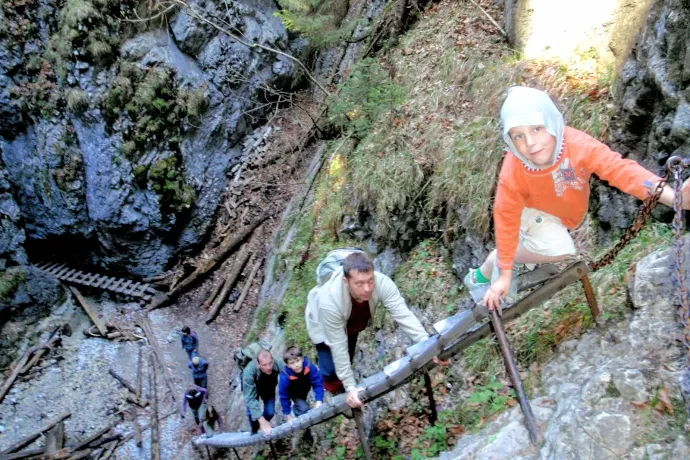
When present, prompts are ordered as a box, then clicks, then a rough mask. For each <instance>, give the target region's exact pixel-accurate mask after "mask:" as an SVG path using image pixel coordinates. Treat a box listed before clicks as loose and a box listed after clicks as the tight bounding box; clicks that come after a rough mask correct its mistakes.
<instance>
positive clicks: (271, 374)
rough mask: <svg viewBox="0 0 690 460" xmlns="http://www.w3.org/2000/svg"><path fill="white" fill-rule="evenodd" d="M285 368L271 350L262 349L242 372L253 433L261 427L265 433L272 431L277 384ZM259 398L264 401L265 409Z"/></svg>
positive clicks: (243, 391)
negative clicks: (262, 408) (262, 407)
mask: <svg viewBox="0 0 690 460" xmlns="http://www.w3.org/2000/svg"><path fill="white" fill-rule="evenodd" d="M284 368H285V364H284V363H283V361H282V360H281V359H279V358H278V359H274V358H273V355H271V353H270V352H269V351H266V350H261V351H260V352H259V354H258V355H257V356H256V359H254V360H252V361H251V362H250V363H249V364H247V367H245V368H244V372H242V395H243V396H244V402H245V404H247V417H249V424H250V425H251V427H252V434H254V433H258V431H259V428H261V431H263V432H264V434H270V433H271V419H272V418H273V416H274V415H275V410H276V386H278V376H279V375H280V373H281V372H282V371H283V369H284ZM259 398H260V399H261V400H262V401H263V402H264V410H263V411H262V410H261V405H260V404H259Z"/></svg>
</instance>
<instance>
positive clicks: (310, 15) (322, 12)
mask: <svg viewBox="0 0 690 460" xmlns="http://www.w3.org/2000/svg"><path fill="white" fill-rule="evenodd" d="M278 4H279V5H280V8H281V9H280V10H279V11H278V12H276V13H275V15H276V16H277V17H279V18H280V19H281V21H283V24H284V25H285V28H286V29H288V30H291V31H294V32H300V33H302V34H304V35H305V36H307V37H309V39H310V41H311V43H312V44H314V45H316V46H317V47H319V48H326V47H329V46H332V45H334V44H335V43H337V42H338V41H340V40H342V39H343V38H345V37H348V36H350V35H351V34H352V30H353V29H354V26H355V25H356V24H357V23H356V22H355V21H350V22H348V23H343V22H342V21H343V19H344V18H345V15H346V14H347V11H348V7H349V2H347V1H345V0H278Z"/></svg>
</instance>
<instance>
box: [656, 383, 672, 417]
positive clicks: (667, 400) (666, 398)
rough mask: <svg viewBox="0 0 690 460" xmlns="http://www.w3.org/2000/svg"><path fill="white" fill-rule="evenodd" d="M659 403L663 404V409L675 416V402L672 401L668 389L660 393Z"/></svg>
mask: <svg viewBox="0 0 690 460" xmlns="http://www.w3.org/2000/svg"><path fill="white" fill-rule="evenodd" d="M659 403H661V404H663V407H664V408H665V409H666V410H667V411H668V413H669V414H671V415H673V414H674V412H675V410H674V407H673V401H671V394H670V393H669V391H668V388H666V387H664V388H662V389H661V391H660V392H659ZM657 406H658V404H657Z"/></svg>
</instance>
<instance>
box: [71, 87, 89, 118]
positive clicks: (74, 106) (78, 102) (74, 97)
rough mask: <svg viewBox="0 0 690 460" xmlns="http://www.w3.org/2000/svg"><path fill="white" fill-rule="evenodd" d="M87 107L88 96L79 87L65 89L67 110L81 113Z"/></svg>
mask: <svg viewBox="0 0 690 460" xmlns="http://www.w3.org/2000/svg"><path fill="white" fill-rule="evenodd" d="M88 108H89V98H88V96H87V95H86V93H85V92H84V91H82V90H79V89H71V90H69V91H67V110H69V111H70V112H72V113H74V114H82V113H84V112H85V111H86V109H88Z"/></svg>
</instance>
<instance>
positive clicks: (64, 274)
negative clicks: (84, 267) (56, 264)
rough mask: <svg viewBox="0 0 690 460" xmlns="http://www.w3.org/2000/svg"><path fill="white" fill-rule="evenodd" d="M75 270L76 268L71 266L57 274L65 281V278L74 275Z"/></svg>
mask: <svg viewBox="0 0 690 460" xmlns="http://www.w3.org/2000/svg"><path fill="white" fill-rule="evenodd" d="M76 271H77V269H76V268H71V269H69V270H67V271H66V272H65V273H63V274H62V275H60V276H58V278H60V279H61V280H65V281H66V280H67V279H69V278H70V277H71V276H72V275H74V273H76Z"/></svg>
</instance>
